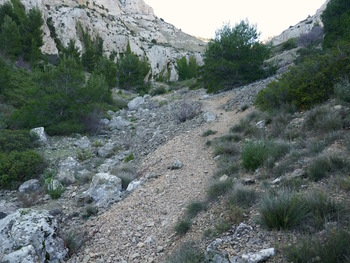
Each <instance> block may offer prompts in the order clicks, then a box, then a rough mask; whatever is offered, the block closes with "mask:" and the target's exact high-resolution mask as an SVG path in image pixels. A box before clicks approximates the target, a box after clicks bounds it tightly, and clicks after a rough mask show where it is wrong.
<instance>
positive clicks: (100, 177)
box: [86, 173, 122, 207]
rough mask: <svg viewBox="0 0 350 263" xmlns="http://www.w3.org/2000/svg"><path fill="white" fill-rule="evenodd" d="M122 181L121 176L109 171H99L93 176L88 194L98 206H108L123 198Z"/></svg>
mask: <svg viewBox="0 0 350 263" xmlns="http://www.w3.org/2000/svg"><path fill="white" fill-rule="evenodd" d="M121 190H122V181H121V179H120V178H119V177H117V176H115V175H112V174H109V173H98V174H96V175H95V176H94V177H93V178H92V182H91V184H90V187H89V189H88V190H87V191H86V194H87V195H88V196H90V197H91V198H92V199H93V200H94V201H95V202H96V205H97V206H101V207H108V206H109V205H110V204H112V203H114V202H116V201H119V200H120V199H121V197H120V193H121Z"/></svg>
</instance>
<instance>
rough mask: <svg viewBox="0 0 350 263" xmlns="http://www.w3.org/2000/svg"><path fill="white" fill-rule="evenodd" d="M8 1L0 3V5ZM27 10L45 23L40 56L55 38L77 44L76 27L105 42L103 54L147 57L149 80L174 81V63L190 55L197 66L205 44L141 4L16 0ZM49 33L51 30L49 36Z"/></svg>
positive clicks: (138, 0) (53, 49) (139, 0)
mask: <svg viewBox="0 0 350 263" xmlns="http://www.w3.org/2000/svg"><path fill="white" fill-rule="evenodd" d="M7 1H8V0H0V4H3V3H5V2H7ZM21 3H22V4H23V5H24V6H25V7H26V9H27V10H29V9H31V8H34V7H38V8H39V9H40V10H41V12H42V15H43V19H44V21H45V22H44V26H43V31H44V46H43V47H42V51H43V53H46V54H57V53H58V50H57V46H56V43H55V38H57V39H59V40H60V41H61V42H62V44H63V45H67V43H68V42H69V40H70V39H74V40H75V41H76V45H77V46H78V47H79V48H80V49H81V48H82V44H81V42H80V39H79V35H78V32H77V23H78V22H79V23H81V25H82V26H83V27H84V28H87V29H88V32H89V34H90V35H91V36H93V37H95V36H97V35H99V36H100V37H102V39H103V41H104V46H103V48H104V52H105V53H106V55H109V54H111V53H112V52H116V53H117V54H122V53H124V52H125V51H126V48H127V45H128V43H130V47H131V50H132V52H134V53H136V54H137V55H139V56H140V57H143V56H146V57H147V58H148V61H149V63H150V65H151V68H152V76H153V77H154V78H157V77H165V78H169V80H171V81H174V80H177V78H178V75H177V71H176V59H178V58H181V57H183V56H187V57H188V56H195V57H196V59H197V61H198V63H199V64H201V63H202V56H201V54H202V52H203V51H204V49H205V43H204V42H202V41H201V40H199V39H197V38H195V37H192V36H190V35H188V34H186V33H184V32H182V31H181V30H180V29H177V28H176V27H174V26H173V25H171V24H169V23H166V22H165V21H164V20H163V19H161V18H158V17H157V16H156V15H155V14H154V12H153V9H152V8H151V7H150V6H148V5H147V4H145V2H144V1H143V0H95V1H87V0H64V1H56V0H50V1H42V0H30V1H28V0H21ZM50 30H51V31H50Z"/></svg>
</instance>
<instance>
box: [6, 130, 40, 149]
mask: <svg viewBox="0 0 350 263" xmlns="http://www.w3.org/2000/svg"><path fill="white" fill-rule="evenodd" d="M34 146H35V141H34V139H33V138H31V137H30V135H29V131H24V130H5V129H3V130H0V152H6V153H9V152H12V151H19V152H20V151H24V150H27V149H31V148H33V147H34Z"/></svg>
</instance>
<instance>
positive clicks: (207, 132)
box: [202, 129, 217, 137]
mask: <svg viewBox="0 0 350 263" xmlns="http://www.w3.org/2000/svg"><path fill="white" fill-rule="evenodd" d="M216 133H217V131H213V130H210V129H209V130H206V131H204V132H203V133H202V137H207V136H210V135H214V134H216Z"/></svg>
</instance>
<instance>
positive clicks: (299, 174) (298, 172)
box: [290, 169, 306, 178]
mask: <svg viewBox="0 0 350 263" xmlns="http://www.w3.org/2000/svg"><path fill="white" fill-rule="evenodd" d="M305 175H306V172H305V171H304V170H303V169H296V170H295V171H294V172H293V173H292V174H291V175H290V178H298V177H303V176H305Z"/></svg>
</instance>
